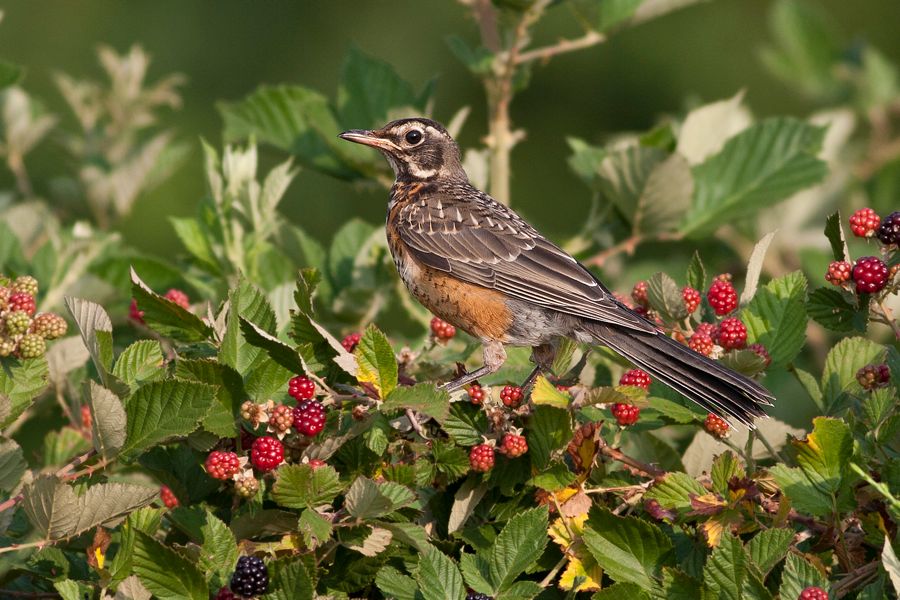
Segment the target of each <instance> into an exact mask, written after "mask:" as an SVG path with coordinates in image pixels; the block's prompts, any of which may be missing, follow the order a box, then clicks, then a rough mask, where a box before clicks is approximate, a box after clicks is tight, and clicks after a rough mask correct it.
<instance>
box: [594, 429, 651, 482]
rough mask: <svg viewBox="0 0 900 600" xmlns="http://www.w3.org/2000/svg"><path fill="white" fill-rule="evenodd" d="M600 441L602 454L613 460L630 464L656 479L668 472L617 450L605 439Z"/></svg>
mask: <svg viewBox="0 0 900 600" xmlns="http://www.w3.org/2000/svg"><path fill="white" fill-rule="evenodd" d="M598 443H599V444H601V446H600V453H601V454H604V455H606V456H608V457H609V458H611V459H613V460H616V461H619V462H620V463H622V464H624V465H628V466H629V467H631V468H632V469H634V470H636V471H640V472H641V473H644V474H645V475H646V476H648V477H653V478H654V479H656V478H658V477H662V476H663V475H665V474H666V472H665V471H663V470H661V469H657V468H656V467H654V466H652V465H648V464H646V463H642V462H641V461H639V460H637V459H634V458H631V457H630V456H627V455H625V454H622V452H621V451H620V450H617V449H615V448H612V447H611V446H608V445H607V444H606V442H604V441H603V439H602V438H601V439H600V440H599V441H598Z"/></svg>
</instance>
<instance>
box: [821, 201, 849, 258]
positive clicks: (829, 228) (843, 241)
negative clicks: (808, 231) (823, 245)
mask: <svg viewBox="0 0 900 600" xmlns="http://www.w3.org/2000/svg"><path fill="white" fill-rule="evenodd" d="M825 237H826V238H828V243H829V244H831V254H832V256H833V257H834V260H837V261H847V262H850V251H849V250H848V249H847V238H846V236H845V235H844V225H843V222H842V221H841V213H840V211H835V212H833V213H831V214H830V215H828V218H827V219H825Z"/></svg>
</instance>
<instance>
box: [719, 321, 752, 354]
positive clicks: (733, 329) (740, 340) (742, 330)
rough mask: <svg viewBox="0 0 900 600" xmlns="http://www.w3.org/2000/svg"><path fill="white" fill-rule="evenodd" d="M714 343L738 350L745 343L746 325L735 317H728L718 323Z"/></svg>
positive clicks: (726, 348)
mask: <svg viewBox="0 0 900 600" xmlns="http://www.w3.org/2000/svg"><path fill="white" fill-rule="evenodd" d="M716 343H718V344H719V345H720V346H722V347H723V348H724V349H725V350H739V349H740V348H743V347H744V346H746V345H747V327H746V326H745V325H744V324H743V323H742V322H741V320H740V319H738V318H737V317H728V318H727V319H724V320H723V321H722V322H721V323H719V328H718V329H717V330H716Z"/></svg>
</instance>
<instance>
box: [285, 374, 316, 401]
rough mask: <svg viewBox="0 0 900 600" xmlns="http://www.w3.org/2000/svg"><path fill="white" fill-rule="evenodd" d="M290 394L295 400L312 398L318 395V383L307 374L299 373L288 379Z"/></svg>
mask: <svg viewBox="0 0 900 600" xmlns="http://www.w3.org/2000/svg"><path fill="white" fill-rule="evenodd" d="M288 395H289V396H291V397H292V398H294V399H295V400H312V399H313V398H315V396H316V384H315V383H314V382H313V380H312V379H310V378H309V377H307V376H305V375H297V376H296V377H292V378H291V380H290V381H288Z"/></svg>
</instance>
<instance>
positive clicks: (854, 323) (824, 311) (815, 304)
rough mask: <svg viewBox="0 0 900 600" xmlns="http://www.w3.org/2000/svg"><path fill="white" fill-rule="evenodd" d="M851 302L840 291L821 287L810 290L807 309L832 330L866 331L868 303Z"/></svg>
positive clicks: (820, 322)
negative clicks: (858, 304)
mask: <svg viewBox="0 0 900 600" xmlns="http://www.w3.org/2000/svg"><path fill="white" fill-rule="evenodd" d="M860 304H861V305H860V306H857V303H856V302H850V301H848V300H847V298H845V297H844V295H843V294H841V293H840V292H839V291H837V290H834V289H830V288H825V287H820V288H816V289H815V290H813V291H812V292H810V294H809V297H808V298H807V300H806V311H807V312H808V313H809V316H810V317H812V318H813V320H814V321H815V322H816V323H819V324H820V325H822V326H823V327H827V328H828V329H830V330H832V331H838V332H841V333H847V332H851V331H855V332H858V333H865V332H866V328H867V327H868V325H869V305H868V303H860Z"/></svg>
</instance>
